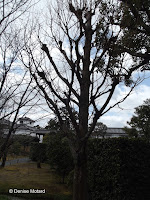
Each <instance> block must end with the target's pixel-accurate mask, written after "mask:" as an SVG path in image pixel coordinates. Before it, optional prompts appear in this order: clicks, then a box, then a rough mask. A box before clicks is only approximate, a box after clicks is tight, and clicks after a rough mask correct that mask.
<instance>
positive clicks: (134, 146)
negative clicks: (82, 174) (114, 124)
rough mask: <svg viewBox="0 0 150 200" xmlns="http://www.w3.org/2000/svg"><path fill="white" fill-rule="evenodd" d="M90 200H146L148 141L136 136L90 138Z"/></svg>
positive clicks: (149, 171)
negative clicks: (102, 138) (130, 137)
mask: <svg viewBox="0 0 150 200" xmlns="http://www.w3.org/2000/svg"><path fill="white" fill-rule="evenodd" d="M88 156H89V159H88V171H89V177H88V180H89V195H90V200H149V199H150V144H149V143H148V142H146V141H144V140H140V139H127V138H118V139H116V138H115V139H104V140H100V139H91V140H90V141H89V148H88Z"/></svg>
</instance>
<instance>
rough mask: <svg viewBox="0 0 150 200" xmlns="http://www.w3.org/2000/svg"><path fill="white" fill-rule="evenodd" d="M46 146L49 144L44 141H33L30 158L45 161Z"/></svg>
mask: <svg viewBox="0 0 150 200" xmlns="http://www.w3.org/2000/svg"><path fill="white" fill-rule="evenodd" d="M46 148H47V146H46V144H44V143H37V142H34V143H32V144H31V149H30V159H31V160H32V161H36V162H41V163H42V162H45V161H46V160H47V156H46Z"/></svg>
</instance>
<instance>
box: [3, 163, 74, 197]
mask: <svg viewBox="0 0 150 200" xmlns="http://www.w3.org/2000/svg"><path fill="white" fill-rule="evenodd" d="M10 188H11V189H14V188H16V189H45V190H46V193H45V194H42V195H41V194H39V195H38V194H17V196H22V197H24V198H27V199H49V200H71V193H70V191H69V189H68V188H67V187H66V185H63V184H61V183H60V177H59V176H57V175H56V174H55V171H54V170H52V169H50V167H49V165H47V164H42V168H41V169H37V167H36V163H28V164H17V165H13V166H8V167H5V168H4V169H0V194H2V195H10V194H9V192H8V190H9V189H10ZM3 198H4V197H1V196H0V200H1V199H3ZM5 199H7V198H4V200H5Z"/></svg>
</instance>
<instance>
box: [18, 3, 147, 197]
mask: <svg viewBox="0 0 150 200" xmlns="http://www.w3.org/2000/svg"><path fill="white" fill-rule="evenodd" d="M120 5H121V4H120V3H118V4H117V3H116V1H114V2H113V1H105V0H103V1H95V2H93V1H90V0H86V1H75V0H70V1H67V0H66V1H59V0H57V1H56V2H55V5H54V6H49V17H48V14H47V19H48V21H47V24H48V27H47V28H46V29H45V31H44V32H40V31H42V30H43V29H41V30H39V29H40V28H39V29H38V32H37V34H38V41H39V44H37V43H35V41H34V42H33V41H32V40H31V41H28V43H26V47H25V49H24V50H25V54H24V56H23V55H21V58H22V62H23V63H24V65H25V66H26V67H27V68H28V69H29V71H30V73H31V76H32V77H33V78H34V80H35V82H36V84H37V86H38V87H39V89H40V90H41V92H42V94H43V95H44V98H45V99H46V101H47V104H48V106H49V108H50V109H51V110H52V111H53V112H54V113H55V114H56V115H57V118H58V120H59V123H60V127H61V130H62V132H63V134H64V135H65V136H66V137H67V139H68V141H69V145H70V148H71V152H72V155H73V159H74V165H75V169H74V186H73V200H86V199H88V194H87V150H86V149H87V141H88V138H89V136H90V135H91V133H92V132H93V130H94V128H95V125H96V123H97V121H98V119H99V118H100V117H101V116H102V115H104V114H105V113H106V112H108V111H109V110H110V109H112V108H114V107H115V106H116V105H118V104H120V103H121V102H123V101H124V100H125V99H126V98H127V97H128V96H129V95H130V93H131V92H132V90H133V89H134V87H135V86H136V85H137V84H138V83H139V82H140V81H141V79H140V78H139V77H135V79H134V80H132V81H131V80H130V78H131V75H132V74H133V73H134V72H135V71H136V70H138V69H139V70H140V69H142V67H143V65H144V63H141V64H140V65H139V62H138V60H137V62H136V60H134V64H133V63H130V65H129V64H127V63H126V53H125V51H124V49H123V50H122V49H121V48H120V46H119V45H118V44H119V42H120V41H121V39H122V31H121V29H120V27H119V26H118V24H119V22H120V19H122V12H120V9H121V8H120ZM112 19H113V21H114V20H115V22H117V23H116V25H115V24H113V23H112ZM40 26H41V25H40ZM43 36H44V37H43ZM118 46H119V47H118ZM40 48H41V49H40ZM37 49H38V52H37ZM56 54H57V55H56ZM25 55H26V56H25ZM27 56H28V57H27ZM24 57H25V58H27V59H25V58H24ZM131 59H132V60H133V58H131ZM123 84H125V85H126V86H128V87H130V91H129V92H128V93H127V94H126V95H125V96H123V97H121V98H120V100H116V101H111V99H113V95H114V94H115V91H116V89H117V87H119V86H120V85H123ZM62 107H63V108H64V110H63V112H62V110H61V108H62ZM74 110H75V111H76V112H77V118H76V117H75V115H74V114H73V112H74ZM64 113H67V116H68V117H69V120H70V122H71V125H72V127H73V130H74V132H73V134H72V131H71V130H70V127H69V126H68V125H67V124H66V121H65V120H64ZM89 124H91V126H90V129H89Z"/></svg>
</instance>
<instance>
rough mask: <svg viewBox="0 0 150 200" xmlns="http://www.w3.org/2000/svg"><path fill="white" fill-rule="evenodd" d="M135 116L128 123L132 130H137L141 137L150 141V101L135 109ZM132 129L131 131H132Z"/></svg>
mask: <svg viewBox="0 0 150 200" xmlns="http://www.w3.org/2000/svg"><path fill="white" fill-rule="evenodd" d="M134 113H135V115H133V117H132V118H131V120H130V121H129V122H127V123H128V124H129V125H130V126H131V128H132V129H136V131H137V133H138V135H139V136H141V137H144V138H146V139H147V140H148V141H149V139H150V99H147V100H146V101H144V103H143V105H141V106H138V107H136V108H135V112H134ZM132 129H131V130H132Z"/></svg>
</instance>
